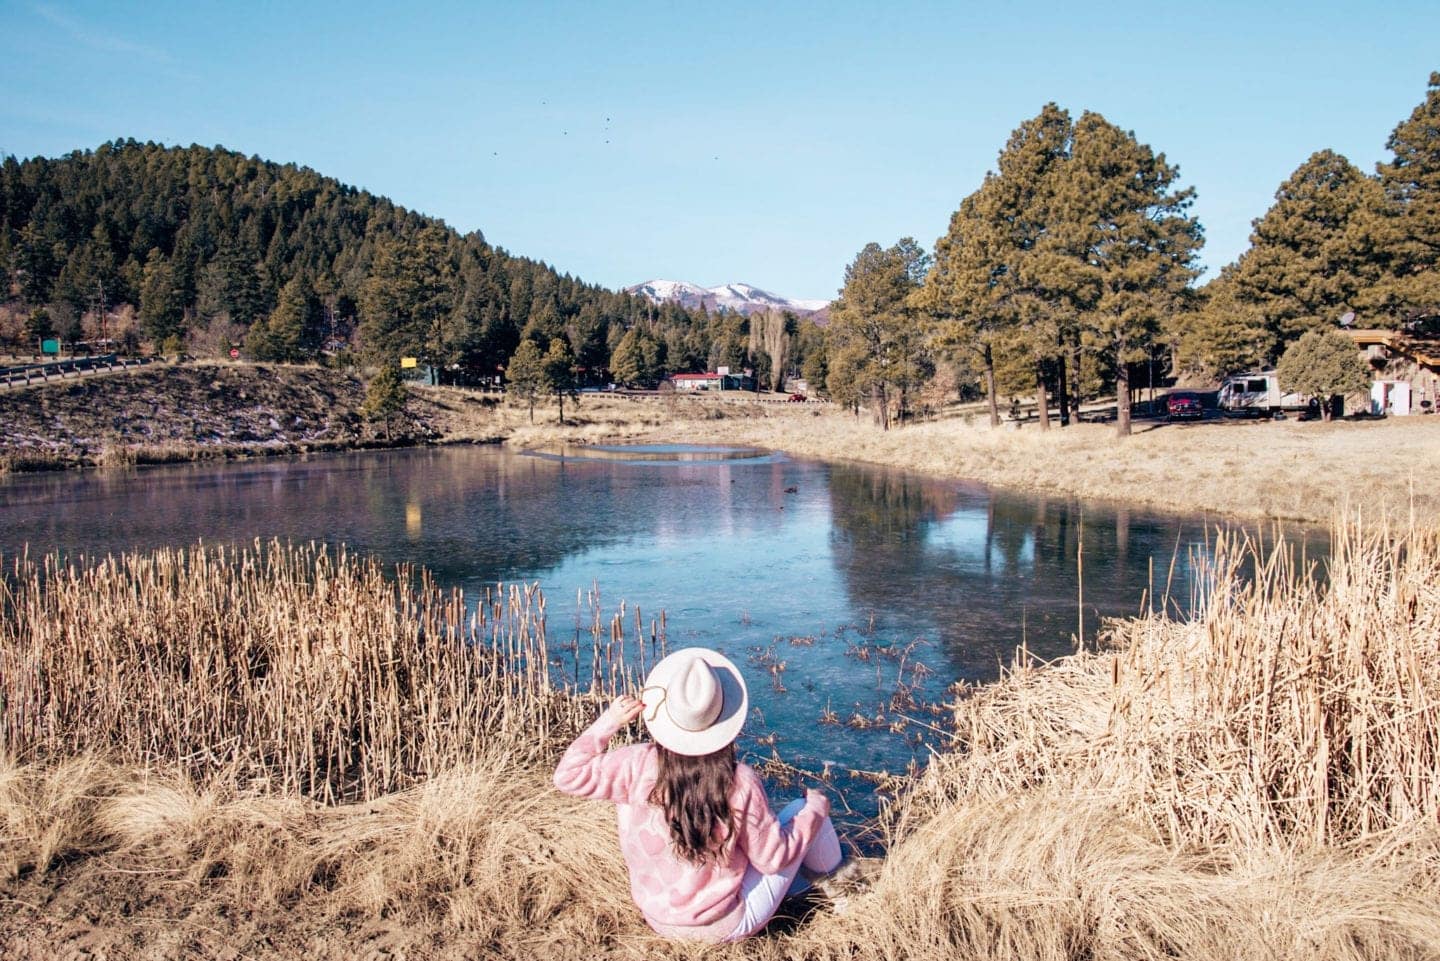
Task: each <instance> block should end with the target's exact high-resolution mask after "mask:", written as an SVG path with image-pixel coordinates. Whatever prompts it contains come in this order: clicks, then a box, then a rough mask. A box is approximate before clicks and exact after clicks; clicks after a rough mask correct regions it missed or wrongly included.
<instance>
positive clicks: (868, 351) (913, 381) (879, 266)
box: [826, 237, 929, 429]
mask: <svg viewBox="0 0 1440 961" xmlns="http://www.w3.org/2000/svg"><path fill="white" fill-rule="evenodd" d="M928 269H929V257H928V256H927V255H926V254H925V253H924V252H923V251H922V250H921V249H920V247H919V246H918V245H917V244H916V243H915V241H914V240H912V239H910V238H909V237H905V238H903V239H901V240H900V241H899V242H897V243H896V244H895V245H894V246H893V247H890V248H882V247H881V246H880V245H879V244H876V243H870V244H866V245H865V248H864V249H863V250H861V251H860V253H859V254H857V255H856V257H855V260H854V261H853V262H852V263H851V264H850V266H848V267H846V268H845V285H844V287H843V288H841V291H840V299H839V300H837V301H836V302H835V303H834V305H833V306H832V307H831V313H830V336H831V337H833V338H834V342H835V345H836V351H835V353H834V355H833V357H832V362H831V366H830V370H829V374H828V376H827V378H826V388H827V390H828V391H829V393H830V395H831V396H832V397H834V398H836V399H837V401H838V400H839V399H840V398H842V397H843V398H845V400H844V401H840V402H842V403H843V402H847V401H850V400H852V399H853V400H854V401H856V402H857V403H858V399H859V398H860V397H862V396H865V397H868V398H869V399H870V404H871V412H872V414H873V416H874V418H875V421H876V423H877V424H879V425H880V426H881V428H883V429H889V427H890V422H891V416H890V407H891V402H892V401H898V404H899V413H900V414H901V415H902V416H903V415H904V413H905V405H906V396H907V393H908V391H910V390H911V389H913V388H914V387H916V386H918V384H919V383H920V382H921V381H922V380H923V379H924V377H925V372H926V369H927V365H926V360H927V357H926V343H925V336H924V331H923V329H922V324H921V315H920V312H919V311H918V310H917V309H916V308H915V307H914V306H912V304H911V302H910V296H911V294H913V293H914V292H915V291H916V290H918V289H919V288H920V285H921V284H922V282H923V281H924V279H925V273H926V271H927V270H928Z"/></svg>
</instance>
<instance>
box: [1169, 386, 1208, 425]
mask: <svg viewBox="0 0 1440 961" xmlns="http://www.w3.org/2000/svg"><path fill="white" fill-rule="evenodd" d="M1165 416H1166V419H1168V420H1199V419H1200V418H1202V417H1204V416H1205V405H1204V404H1202V403H1201V402H1200V395H1199V394H1198V393H1196V392H1195V391H1193V390H1177V391H1174V392H1173V393H1171V394H1169V395H1168V396H1166V398H1165Z"/></svg>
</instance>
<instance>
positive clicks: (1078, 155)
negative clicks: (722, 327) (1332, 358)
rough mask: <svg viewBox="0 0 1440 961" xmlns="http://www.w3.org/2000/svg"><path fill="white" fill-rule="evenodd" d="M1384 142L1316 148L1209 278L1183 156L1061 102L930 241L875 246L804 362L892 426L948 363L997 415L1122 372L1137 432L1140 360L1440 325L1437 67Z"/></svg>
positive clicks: (1152, 377)
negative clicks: (1354, 152)
mask: <svg viewBox="0 0 1440 961" xmlns="http://www.w3.org/2000/svg"><path fill="white" fill-rule="evenodd" d="M1386 146H1387V149H1388V150H1389V151H1391V153H1392V159H1391V160H1390V161H1389V162H1387V163H1382V164H1379V165H1378V167H1377V170H1376V173H1375V174H1374V175H1365V174H1362V173H1361V172H1360V171H1359V170H1358V169H1356V168H1355V167H1354V165H1352V164H1351V163H1350V162H1349V161H1348V160H1346V159H1345V158H1344V157H1341V156H1340V155H1338V154H1336V153H1334V152H1333V151H1330V150H1322V151H1320V152H1318V153H1316V154H1315V155H1314V156H1312V157H1311V158H1310V159H1309V160H1307V161H1306V162H1305V163H1304V164H1302V165H1301V166H1300V168H1299V169H1298V170H1296V172H1295V173H1294V174H1293V175H1292V176H1291V177H1290V178H1289V179H1287V180H1286V181H1285V183H1284V184H1282V185H1281V187H1280V189H1279V190H1278V191H1277V193H1276V199H1275V205H1274V206H1273V207H1271V209H1270V210H1269V211H1268V212H1267V213H1266V214H1265V215H1264V216H1262V217H1260V218H1259V219H1257V220H1256V221H1254V223H1253V232H1252V234H1251V237H1250V243H1251V245H1250V247H1249V249H1248V250H1247V251H1246V252H1245V253H1244V254H1243V255H1242V256H1241V257H1240V258H1239V259H1238V260H1237V261H1236V262H1235V263H1233V264H1231V265H1229V266H1227V267H1225V268H1224V269H1223V270H1222V271H1221V272H1220V274H1219V276H1218V277H1216V278H1215V279H1214V280H1212V281H1211V282H1210V283H1208V284H1206V285H1205V286H1204V287H1203V288H1198V289H1197V288H1196V287H1194V285H1193V281H1194V280H1195V278H1196V277H1197V275H1198V273H1199V270H1198V266H1199V265H1198V256H1199V252H1200V249H1201V246H1202V244H1203V241H1204V235H1203V231H1202V228H1201V226H1200V224H1199V222H1198V221H1197V220H1196V219H1195V217H1194V216H1193V215H1192V214H1191V206H1192V203H1193V198H1194V192H1193V190H1191V189H1190V188H1182V187H1180V186H1179V168H1178V167H1176V166H1175V165H1174V164H1171V163H1170V162H1169V161H1167V159H1166V158H1165V155H1164V154H1163V153H1156V152H1155V151H1153V150H1152V149H1151V148H1150V147H1148V146H1146V145H1144V144H1141V143H1139V142H1138V141H1137V140H1136V138H1135V136H1134V135H1133V134H1132V133H1129V132H1126V131H1124V130H1121V129H1120V128H1118V127H1116V126H1115V125H1113V124H1111V123H1110V122H1109V121H1107V120H1106V119H1105V118H1104V117H1102V116H1101V115H1099V114H1097V113H1093V112H1088V111H1087V112H1085V113H1084V114H1082V115H1081V116H1080V117H1079V119H1074V118H1072V117H1071V115H1070V114H1069V113H1068V112H1067V111H1065V110H1063V109H1061V108H1060V107H1058V106H1056V105H1055V104H1047V105H1046V106H1045V107H1044V108H1043V109H1042V110H1041V112H1040V113H1039V114H1038V115H1037V116H1036V117H1034V118H1032V119H1030V120H1027V121H1025V122H1024V123H1022V124H1021V125H1020V126H1019V127H1018V128H1016V130H1015V131H1014V132H1013V133H1012V134H1011V136H1010V138H1009V140H1008V141H1007V143H1006V144H1005V147H1004V149H1003V150H1001V152H1000V154H999V158H998V163H997V166H996V169H995V170H994V171H992V172H991V173H989V174H987V176H986V178H985V180H984V182H983V183H982V184H981V185H980V187H979V188H978V189H976V190H975V191H974V192H973V193H971V194H970V195H969V196H967V197H966V198H965V199H964V200H963V201H962V202H961V204H960V207H959V209H958V210H956V211H955V213H954V215H953V216H952V218H951V221H950V228H949V231H948V232H947V234H946V235H945V236H944V237H941V238H940V239H939V240H938V241H937V243H936V245H935V249H934V251H933V253H927V252H926V251H924V250H922V249H921V248H920V247H919V246H918V245H917V244H916V243H915V241H913V240H911V239H909V238H906V239H903V240H901V241H900V242H899V243H897V244H895V245H894V246H892V247H890V248H888V249H886V248H882V247H881V246H880V245H879V244H874V243H872V244H869V245H867V246H866V247H865V248H864V249H863V250H862V251H861V252H860V253H859V255H858V256H857V257H856V258H855V260H854V262H852V263H851V264H850V265H849V267H848V268H847V269H846V271H845V283H844V287H843V288H842V290H841V292H840V293H841V296H840V299H839V300H838V301H836V302H835V303H834V304H833V305H832V308H831V316H832V321H833V322H832V324H831V325H830V327H829V328H828V329H827V330H825V331H824V332H823V335H821V336H819V337H818V342H817V343H815V344H813V345H812V347H811V349H810V350H809V351H808V353H807V355H806V362H805V372H806V375H807V377H808V378H810V379H811V381H812V382H813V383H816V384H823V385H824V386H825V389H826V390H827V392H828V393H829V395H830V396H831V397H832V398H833V399H835V400H837V401H840V402H842V403H848V404H851V405H853V406H855V407H857V409H858V408H859V407H860V406H865V407H867V408H868V409H870V410H871V411H872V412H874V414H875V416H876V418H877V420H878V421H879V422H880V423H881V424H882V425H885V426H888V424H889V422H890V419H891V417H892V416H894V415H899V416H901V417H903V416H905V415H906V413H907V412H908V411H909V409H910V406H911V398H913V396H914V395H915V393H916V392H917V390H920V389H921V388H923V387H924V386H925V385H927V384H929V383H931V382H932V381H934V380H935V379H936V378H937V375H938V374H940V373H941V372H944V371H947V370H948V371H949V372H950V375H951V376H950V382H952V383H956V384H958V385H959V386H960V387H961V388H962V390H963V389H964V388H967V387H970V388H971V389H972V390H973V391H974V392H975V393H977V394H978V395H980V396H985V397H987V398H988V400H989V408H990V419H991V422H992V423H998V422H999V419H1000V413H999V402H998V398H999V397H1000V396H1002V395H1005V396H1009V397H1017V396H1019V395H1021V394H1027V395H1028V394H1032V393H1033V395H1034V398H1035V405H1034V406H1035V409H1036V410H1037V412H1038V415H1039V422H1040V426H1041V427H1042V428H1046V427H1048V426H1049V412H1050V409H1051V407H1052V404H1053V405H1054V406H1057V407H1058V413H1059V418H1060V420H1061V422H1062V423H1066V422H1068V421H1069V420H1070V419H1071V417H1072V415H1073V414H1074V413H1075V412H1076V411H1078V405H1079V403H1080V401H1081V400H1082V399H1084V398H1090V397H1093V396H1096V395H1097V394H1099V393H1101V392H1102V391H1106V390H1109V389H1113V391H1114V396H1115V398H1116V410H1117V417H1118V425H1119V430H1120V432H1121V433H1128V432H1129V413H1130V396H1131V386H1132V384H1135V383H1136V379H1137V377H1145V378H1147V379H1148V381H1149V382H1150V383H1152V384H1153V383H1156V382H1158V381H1157V377H1158V378H1159V379H1160V380H1164V379H1168V378H1169V377H1172V376H1177V375H1194V376H1198V377H1208V378H1213V377H1217V376H1222V375H1225V374H1229V373H1234V372H1238V371H1240V370H1244V369H1247V368H1251V367H1255V366H1261V365H1271V364H1275V363H1277V362H1278V361H1279V360H1280V359H1281V357H1282V355H1283V354H1284V353H1285V352H1286V350H1287V348H1289V347H1291V346H1292V345H1294V344H1296V343H1297V342H1298V341H1299V340H1300V339H1301V337H1302V335H1305V334H1307V333H1310V334H1315V335H1316V336H1318V335H1319V334H1321V333H1323V332H1330V333H1332V334H1333V332H1334V331H1335V330H1336V328H1337V324H1340V323H1345V324H1353V325H1356V326H1367V327H1382V328H1388V329H1405V330H1410V331H1414V332H1417V333H1427V332H1428V333H1440V330H1437V329H1436V328H1437V326H1440V324H1437V321H1440V268H1437V257H1440V73H1436V74H1432V75H1431V77H1430V84H1429V88H1428V91H1427V94H1426V97H1425V100H1424V101H1423V102H1422V103H1421V104H1420V105H1419V106H1418V107H1416V109H1415V110H1414V112H1413V113H1412V114H1411V116H1410V117H1409V118H1408V119H1407V120H1405V121H1403V122H1402V123H1400V124H1399V125H1398V126H1397V127H1396V128H1395V130H1394V133H1393V134H1392V135H1391V137H1390V139H1389V141H1388V142H1387V145H1386ZM1346 315H1350V316H1346ZM811 337H812V339H816V338H815V335H814V333H813V332H812V334H811ZM802 339H803V338H802ZM1312 340H1313V338H1312ZM1329 343H1332V344H1338V346H1336V347H1334V348H1333V349H1335V350H1349V351H1350V352H1351V353H1354V351H1353V348H1349V347H1348V342H1339V341H1333V339H1332V341H1329ZM1312 347H1313V343H1312V341H1307V343H1306V351H1307V356H1311V354H1310V353H1309V351H1311V349H1312ZM1322 352H1323V351H1322ZM1144 382H1145V381H1141V383H1144Z"/></svg>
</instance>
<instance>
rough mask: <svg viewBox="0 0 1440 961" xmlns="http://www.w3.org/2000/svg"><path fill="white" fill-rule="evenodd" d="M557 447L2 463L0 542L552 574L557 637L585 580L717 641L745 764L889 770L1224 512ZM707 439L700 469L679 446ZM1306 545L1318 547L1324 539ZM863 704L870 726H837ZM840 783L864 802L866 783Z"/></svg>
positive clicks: (1134, 597)
mask: <svg viewBox="0 0 1440 961" xmlns="http://www.w3.org/2000/svg"><path fill="white" fill-rule="evenodd" d="M562 453H563V454H564V456H561V455H560V454H554V455H549V456H530V455H523V454H517V453H511V452H508V451H504V450H501V449H495V448H479V447H450V448H439V449H425V450H410V451H391V452H380V453H357V454H344V455H329V456H319V457H310V458H306V459H297V460H271V461H258V462H246V463H236V464H219V465H188V466H176V467H164V468H150V469H139V470H129V471H119V472H116V471H106V472H90V473H84V474H76V473H70V474H51V475H13V476H9V477H0V552H3V553H4V554H6V555H10V554H14V553H15V552H17V551H19V550H21V549H23V548H25V547H26V546H27V545H28V549H29V550H30V552H31V553H32V554H35V553H40V552H48V551H51V550H61V551H65V552H67V553H71V554H87V555H98V554H104V553H106V552H111V551H118V550H130V549H135V548H151V547H157V546H165V545H192V544H194V543H195V542H196V541H197V540H198V539H203V540H204V541H206V542H207V543H217V542H248V541H250V540H253V539H254V538H257V537H258V538H261V539H267V540H268V539H270V538H279V539H281V540H289V541H292V542H296V543H301V542H307V541H312V540H314V541H326V542H330V543H333V544H340V543H344V544H346V545H348V546H349V547H350V549H352V550H355V551H360V552H364V553H372V554H375V555H378V556H379V557H380V558H381V559H383V560H384V561H386V562H406V563H413V564H420V565H424V566H426V567H428V568H430V570H432V571H433V572H434V573H435V575H436V577H437V579H438V580H439V581H440V583H441V584H444V585H455V586H460V587H463V588H464V589H465V590H466V591H467V593H470V594H472V595H474V594H476V593H479V592H480V591H483V589H484V588H485V586H487V585H493V584H495V583H496V582H500V581H514V580H524V581H538V582H540V584H541V587H542V589H543V590H544V591H545V593H546V595H547V598H548V600H549V624H550V630H551V634H552V637H553V638H554V639H555V640H556V641H558V642H563V641H564V640H566V639H568V638H573V637H574V634H575V626H574V625H575V621H576V620H577V619H578V618H579V617H580V616H582V612H581V610H580V608H579V606H578V605H577V599H576V595H577V592H588V591H590V590H591V589H592V588H598V590H599V591H600V593H601V595H602V598H603V601H604V604H605V607H606V609H607V611H611V610H614V609H616V608H618V605H619V603H620V601H621V600H622V599H623V600H624V601H625V602H626V603H627V611H628V612H629V613H630V619H629V620H628V621H627V627H628V629H630V630H632V631H633V609H634V607H635V606H638V607H639V608H640V609H641V612H642V618H643V622H644V625H645V630H646V632H647V633H648V631H649V624H650V621H651V620H652V619H656V620H658V618H659V615H660V612H661V611H664V612H665V634H666V637H665V641H666V642H667V643H668V644H669V646H670V648H671V649H673V648H675V647H679V646H688V645H705V646H709V647H714V648H718V649H720V650H722V651H724V652H725V653H726V654H728V655H729V656H730V657H731V658H733V659H734V660H735V661H736V662H737V663H739V664H740V665H741V666H742V668H743V669H744V670H745V672H746V674H747V677H748V680H749V685H750V690H751V696H752V703H753V705H754V712H753V713H752V716H751V718H750V720H749V721H748V722H747V726H746V732H745V735H744V736H743V739H742V742H741V745H742V748H743V750H744V751H745V752H747V754H748V756H750V757H751V758H752V759H759V758H763V757H766V756H769V755H770V754H771V753H772V752H774V753H777V754H778V755H779V756H780V757H782V758H783V759H784V760H785V761H787V762H789V763H791V764H794V765H797V766H800V767H803V768H806V769H811V770H817V771H818V770H821V769H823V768H824V767H826V766H827V764H828V765H829V766H830V767H831V768H832V770H833V771H835V772H844V771H847V770H849V769H862V770H881V769H884V770H889V771H892V772H898V771H900V770H903V769H905V768H906V766H907V765H908V764H910V763H912V762H914V763H917V764H923V763H924V761H925V759H926V758H927V757H928V752H929V751H930V750H931V748H932V747H934V746H937V745H940V744H943V737H941V736H940V735H939V734H938V733H937V731H935V730H934V729H933V728H934V727H935V726H937V725H939V726H943V718H942V717H941V716H939V715H938V714H937V713H935V712H937V711H940V710H941V709H940V708H939V707H938V705H939V703H940V702H942V701H943V700H944V699H945V698H946V692H947V689H948V688H949V687H950V685H952V684H953V683H955V682H957V681H966V682H971V683H976V682H984V681H987V680H991V679H993V678H995V677H996V676H997V674H998V672H999V669H1000V667H1001V665H1002V664H1006V663H1008V662H1009V661H1010V659H1011V657H1012V656H1013V653H1014V651H1015V649H1016V648H1017V647H1019V646H1020V644H1021V643H1022V642H1023V643H1024V644H1025V645H1026V646H1027V647H1028V648H1029V650H1030V651H1031V652H1033V653H1034V654H1036V655H1038V656H1040V657H1046V658H1048V657H1054V656H1057V655H1060V654H1064V653H1068V652H1069V651H1071V650H1072V649H1073V648H1074V645H1075V636H1076V634H1077V631H1078V630H1079V628H1080V624H1081V620H1082V614H1083V623H1084V631H1085V634H1086V636H1087V638H1089V639H1090V640H1092V641H1093V636H1094V632H1095V630H1096V629H1097V628H1098V627H1099V625H1100V622H1101V618H1102V616H1116V615H1126V614H1133V613H1135V612H1137V611H1138V610H1139V609H1140V608H1141V605H1142V603H1143V604H1151V605H1154V606H1159V605H1161V604H1169V605H1170V606H1171V607H1172V608H1174V609H1176V610H1180V611H1183V610H1185V609H1187V608H1188V605H1189V603H1190V599H1191V592H1192V589H1193V586H1194V579H1195V573H1194V567H1193V561H1194V559H1195V558H1196V557H1198V556H1202V555H1203V554H1204V552H1205V545H1206V539H1207V524H1209V525H1211V526H1210V527H1209V530H1211V531H1213V523H1214V521H1213V519H1211V520H1210V521H1207V519H1206V518H1203V517H1175V516H1167V515H1157V514H1153V513H1147V512H1144V511H1138V510H1126V509H1122V508H1116V507H1113V506H1101V505H1094V504H1084V503H1080V502H1076V501H1072V500H1069V499H1066V498H1056V497H1051V498H1044V497H1037V496H1033V495H1021V494H1015V493H1007V492H1000V491H995V490H991V489H988V488H985V487H982V486H979V485H974V484H967V483H961V482H955V481H937V480H933V479H926V478H921V477H917V476H914V475H908V474H905V473H903V472H898V471H889V470H882V469H875V468H867V467H859V466H853V465H839V464H836V465H828V464H822V463H815V462H807V461H798V460H792V459H790V458H788V457H785V456H783V455H778V454H768V453H767V454H765V455H764V456H759V457H756V456H752V455H753V454H754V452H753V451H744V450H739V451H734V452H732V455H733V456H732V455H726V456H720V455H717V454H714V453H713V452H710V453H707V452H705V451H699V452H696V451H693V450H685V449H680V448H676V447H651V448H648V449H645V450H643V451H640V452H639V454H640V455H641V456H638V457H630V456H627V451H625V450H623V449H615V448H611V449H609V450H606V451H604V452H603V456H601V457H584V456H579V457H577V456H575V452H574V451H573V450H572V451H568V452H562ZM581 453H582V454H583V451H582V452H581ZM692 454H694V455H696V456H699V457H700V458H702V459H679V458H680V457H684V456H688V455H692ZM671 455H675V456H671ZM657 457H658V458H659V459H656V458H657ZM710 457H718V458H719V459H704V458H710ZM1304 533H1305V532H1303V531H1302V532H1299V534H1300V535H1301V536H1303V535H1304ZM1309 538H1310V542H1309V544H1308V546H1307V550H1309V552H1310V553H1311V554H1312V555H1315V554H1316V553H1317V552H1319V553H1323V551H1324V549H1325V544H1324V541H1323V537H1319V536H1317V535H1315V534H1314V533H1313V532H1312V533H1310V535H1309ZM1082 555H1083V572H1084V585H1083V590H1084V605H1083V612H1082V610H1081V605H1080V603H1079V595H1080V578H1079V571H1080V563H1079V561H1078V558H1079V557H1080V556H1082ZM1167 584H1168V590H1167ZM583 616H584V617H585V619H587V620H588V613H585V614H583ZM587 643H588V639H587ZM647 653H648V652H647ZM782 665H783V669H782ZM568 672H569V668H568V667H567V668H566V673H568ZM897 685H903V686H904V687H903V690H904V691H906V692H908V699H907V697H906V696H904V695H902V696H901V697H900V698H899V699H898V701H897V699H896V695H897V691H900V690H901V688H900V687H897ZM857 716H859V717H861V718H865V719H869V720H867V721H865V722H863V723H866V724H868V725H869V726H867V727H864V728H862V727H859V726H855V725H858V724H860V723H862V722H860V721H855V725H852V724H847V723H845V722H846V721H847V720H852V719H855V718H856V717H857ZM877 717H879V718H880V720H879V721H878V722H875V721H874V719H875V718H877ZM831 720H833V721H836V722H838V723H826V722H828V721H831ZM892 726H893V727H894V728H895V730H893V731H892V730H891V728H892ZM772 741H773V743H772ZM833 786H834V788H835V789H836V790H837V792H838V793H839V794H840V795H841V796H842V798H843V801H844V804H848V805H849V806H850V807H851V808H852V809H854V810H855V811H857V812H861V813H868V812H871V811H873V809H874V798H873V796H872V794H871V790H870V787H869V785H868V784H867V783H866V782H864V781H860V780H856V779H853V778H848V777H845V776H843V774H842V776H840V777H839V778H838V779H837V780H835V781H834V784H833ZM844 804H837V808H838V809H840V810H844Z"/></svg>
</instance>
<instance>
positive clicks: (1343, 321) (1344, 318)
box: [1340, 310, 1355, 327]
mask: <svg viewBox="0 0 1440 961" xmlns="http://www.w3.org/2000/svg"><path fill="white" fill-rule="evenodd" d="M1353 323H1355V311H1353V310H1347V311H1345V313H1343V314H1341V315H1340V326H1341V327H1349V326H1350V325H1351V324H1353Z"/></svg>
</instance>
